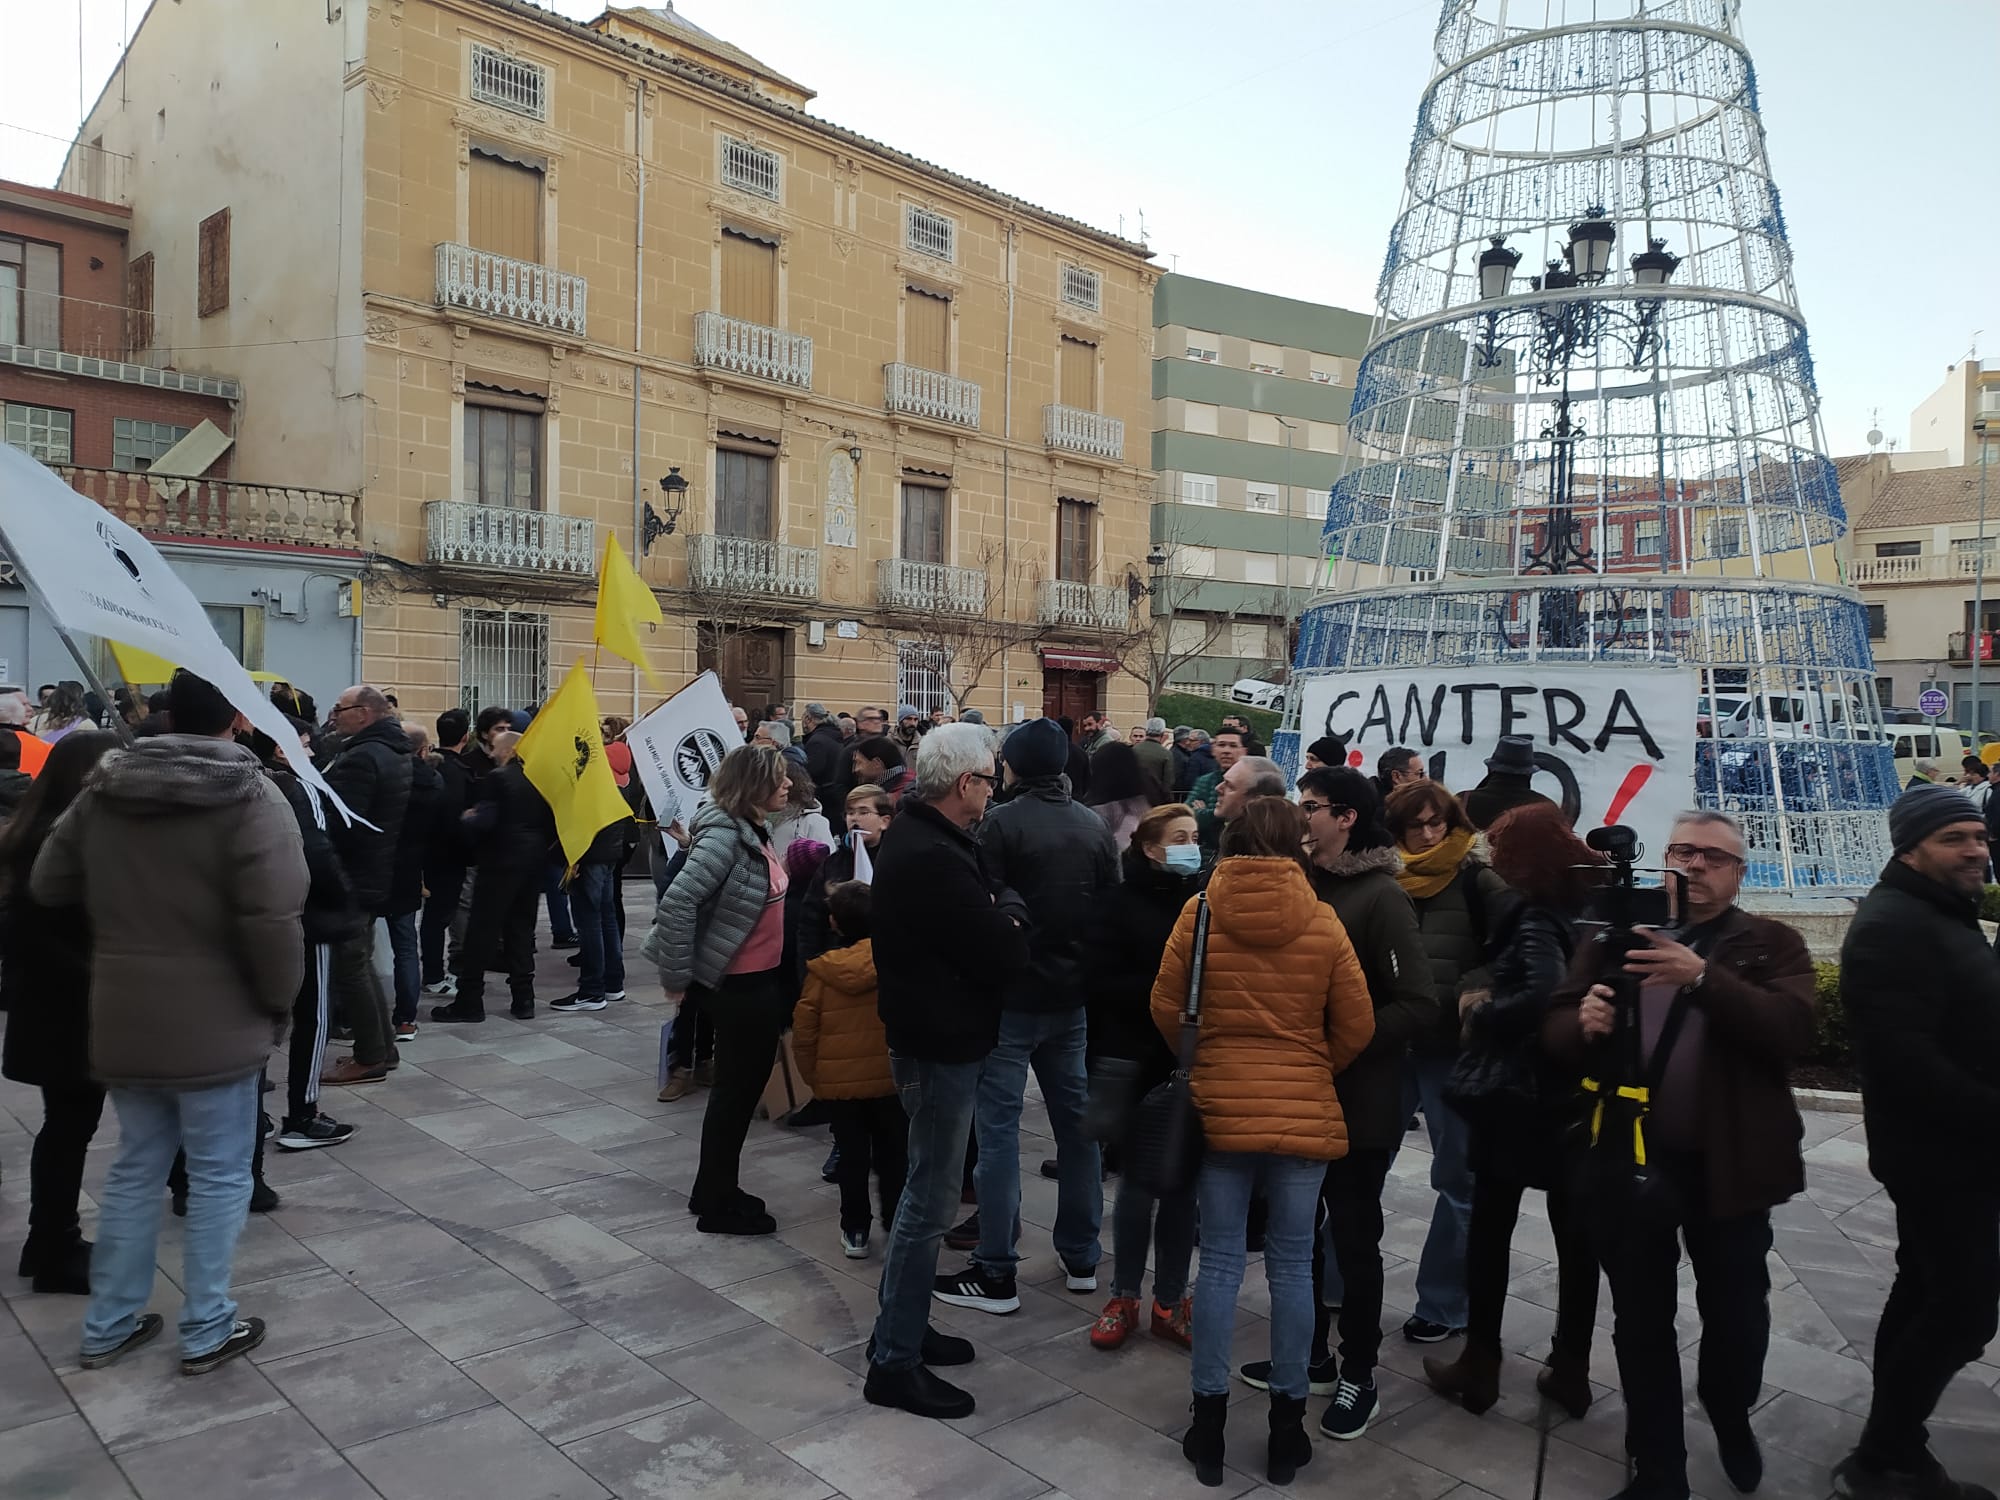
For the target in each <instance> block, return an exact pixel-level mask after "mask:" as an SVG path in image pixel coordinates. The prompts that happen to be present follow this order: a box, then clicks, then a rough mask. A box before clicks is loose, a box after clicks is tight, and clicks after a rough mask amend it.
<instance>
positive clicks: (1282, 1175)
mask: <svg viewBox="0 0 2000 1500" xmlns="http://www.w3.org/2000/svg"><path fill="white" fill-rule="evenodd" d="M1325 1177H1326V1163H1325V1162H1323V1161H1308V1160H1307V1159H1305V1158H1304V1157H1298V1156H1273V1155H1271V1154H1269V1153H1266V1152H1245V1151H1211V1152H1209V1153H1208V1156H1207V1158H1206V1159H1205V1160H1204V1161H1203V1162H1202V1164H1201V1178H1200V1180H1199V1181H1198V1182H1197V1183H1196V1184H1195V1198H1196V1201H1197V1202H1198V1203H1199V1204H1200V1206H1201V1278H1200V1279H1199V1280H1198V1281H1196V1282H1195V1284H1194V1393H1195V1394H1196V1395H1197V1396H1219V1395H1222V1394H1224V1393H1225V1392H1227V1391H1228V1390H1229V1375H1230V1354H1229V1345H1230V1341H1231V1339H1232V1338H1233V1337H1234V1335H1235V1333H1236V1294H1237V1293H1238V1292H1239V1291H1241V1290H1242V1288H1243V1261H1244V1253H1243V1241H1244V1233H1245V1230H1246V1228H1247V1226H1248V1224H1249V1219H1250V1195H1251V1193H1252V1192H1254V1191H1255V1190H1256V1188H1257V1186H1258V1184H1259V1182H1260V1180H1261V1182H1262V1184H1263V1189H1264V1197H1265V1200H1266V1202H1267V1203H1268V1204H1269V1205H1270V1218H1269V1220H1268V1222H1267V1223H1266V1225H1265V1229H1264V1280H1265V1282H1266V1283H1267V1284H1268V1285H1269V1286H1270V1288H1271V1389H1272V1391H1273V1392H1274V1393H1276V1394H1277V1395H1280V1396H1296V1397H1298V1398H1299V1399H1300V1400H1304V1399H1305V1396H1306V1351H1307V1348H1308V1346H1309V1345H1310V1344H1311V1343H1312V1335H1313V1306H1312V1298H1313V1293H1312V1238H1313V1222H1314V1220H1315V1219H1316V1218H1317V1217H1318V1215H1319V1188H1320V1183H1321V1182H1322V1181H1323V1180H1324V1179H1325Z"/></svg>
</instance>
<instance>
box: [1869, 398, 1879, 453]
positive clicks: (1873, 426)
mask: <svg viewBox="0 0 2000 1500" xmlns="http://www.w3.org/2000/svg"><path fill="white" fill-rule="evenodd" d="M1881 446H1882V408H1881V407H1879V406H1878V407H1876V408H1875V409H1874V410H1873V411H1871V412H1869V413H1868V451H1869V452H1870V453H1873V452H1874V451H1875V450H1876V449H1877V448H1879V447H1881Z"/></svg>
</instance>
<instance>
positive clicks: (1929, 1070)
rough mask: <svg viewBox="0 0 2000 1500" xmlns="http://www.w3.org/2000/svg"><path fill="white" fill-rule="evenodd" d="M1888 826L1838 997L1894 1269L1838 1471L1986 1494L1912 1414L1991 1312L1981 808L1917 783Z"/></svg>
mask: <svg viewBox="0 0 2000 1500" xmlns="http://www.w3.org/2000/svg"><path fill="white" fill-rule="evenodd" d="M1889 837H1890V842H1891V844H1892V845H1893V846H1894V849H1895V858H1894V859H1892V860H1891V861H1890V862H1889V863H1888V865H1887V866H1886V867H1885V868H1884V869H1883V871H1882V881H1881V884H1879V885H1877V886H1876V887H1875V889H1874V890H1872V891H1870V892H1869V893H1868V895H1867V896H1866V897H1865V898H1864V899H1863V900H1862V902H1861V906H1860V909H1859V910H1857V911H1856V912H1855V914H1854V920H1853V922H1852V923H1851V924H1850V925H1849V927H1848V929H1847V938H1846V941H1845V942H1843V943H1842V944H1841V947H1840V996H1841V1000H1842V1002H1843V1003H1844V1004H1845V1006H1846V1009H1847V1018H1848V1022H1849V1024H1850V1025H1851V1026H1852V1027H1853V1033H1854V1050H1855V1052H1856V1054H1857V1055H1858V1056H1859V1058H1860V1062H1861V1103H1862V1110H1863V1117H1864V1119H1865V1121H1866V1123H1867V1127H1868V1169H1869V1170H1870V1171H1871V1172H1873V1173H1874V1174H1875V1176H1876V1178H1877V1179H1878V1180H1879V1181H1880V1182H1881V1183H1882V1185H1883V1187H1884V1188H1886V1189H1887V1190H1888V1193H1889V1201H1890V1202H1891V1203H1893V1204H1894V1205H1895V1207H1896V1240H1897V1246H1896V1284H1895V1286H1894V1288H1893V1289H1892V1290H1891V1291H1890V1293H1889V1301H1888V1305H1887V1306H1885V1307H1884V1308H1883V1309H1882V1323H1881V1327H1880V1328H1879V1329H1878V1330H1877V1331H1876V1334H1875V1371H1874V1374H1875V1398H1874V1401H1873V1403H1872V1404H1871V1405H1870V1407H1869V1411H1868V1425H1867V1426H1866V1427H1865V1428H1863V1429H1862V1433H1861V1443H1860V1446H1859V1447H1857V1448H1856V1449H1855V1450H1854V1452H1853V1453H1851V1454H1849V1455H1848V1456H1847V1458H1845V1459H1843V1460H1842V1461H1841V1463H1840V1465H1839V1467H1837V1468H1836V1469H1835V1470H1834V1488H1835V1490H1836V1492H1837V1493H1838V1494H1840V1495H1841V1496H1843V1497H1846V1500H1929V1497H1933V1496H1935V1497H1940V1500H1942V1497H1946V1496H1952V1497H1958V1496H1971V1495H1974V1494H1983V1493H1990V1492H1986V1491H1981V1490H1979V1489H1978V1488H1977V1487H1976V1486H1973V1485H1959V1484H1954V1483H1953V1482H1952V1481H1951V1480H1950V1479H1948V1478H1947V1477H1946V1475H1945V1472H1944V1470H1943V1468H1942V1467H1941V1466H1940V1465H1939V1464H1938V1461H1937V1460H1936V1459H1935V1458H1933V1457H1932V1456H1931V1452H1930V1449H1929V1447H1928V1445H1927V1437H1926V1433H1925V1431H1924V1423H1925V1421H1926V1420H1927V1419H1928V1418H1929V1416H1930V1414H1931V1410H1932V1408H1933V1407H1935V1406H1936V1405H1937V1402H1938V1398H1939V1397H1940V1396H1942V1395H1943V1394H1944V1390H1945V1387H1946V1386H1947V1385H1948V1384H1949V1383H1950V1381H1951V1378H1952V1377H1953V1376H1954V1375H1956V1374H1957V1373H1958V1372H1959V1371H1960V1370H1961V1369H1963V1368H1964V1367H1965V1366H1966V1365H1968V1364H1970V1363H1971V1362H1972V1361H1973V1360H1975V1359H1977V1358H1979V1356H1980V1353H1981V1352H1982V1351H1983V1350H1984V1349H1985V1347H1986V1345H1987V1343H1988V1342H1990V1341H1991V1340H1992V1338H1993V1335H1994V1332H1995V1329H1996V1326H2000V1176H1996V1175H1995V1172H1994V1167H1993V1149H1992V1148H1993V1142H1994V1139H1995V1121H2000V960H1996V958H1995V957H1994V954H1993V950H1992V949H1990V948H1989V947H1987V945H1986V939H1985V938H1984V936H1983V935H1982V934H1981V932H1980V929H1979V896H1980V891H1981V890H1982V889H1983V887H1984V884H1985V880H1986V854H1987V851H1986V824H1985V821H1984V819H1983V818H1982V817H1981V815H1980V811H1979V809H1978V808H1977V807H1975V806H1973V804H1972V803H1971V802H1970V801H1969V800H1968V799H1967V798H1966V796H1965V795H1964V793H1962V792H1960V791H1958V790H1956V789H1955V788H1952V787H1941V786H1925V787H1913V788H1912V789H1911V790H1909V791H1907V792H1905V793H1903V795H1902V796H1900V797H1898V798H1897V799H1896V805H1895V806H1894V807H1893V808H1891V809H1890V810H1889ZM1919 953H1921V954H1922V955H1923V966H1924V968H1923V974H1922V975H1921V977H1915V976H1913V975H1912V974H1911V971H1910V959H1911V956H1912V955H1913V954H1919Z"/></svg>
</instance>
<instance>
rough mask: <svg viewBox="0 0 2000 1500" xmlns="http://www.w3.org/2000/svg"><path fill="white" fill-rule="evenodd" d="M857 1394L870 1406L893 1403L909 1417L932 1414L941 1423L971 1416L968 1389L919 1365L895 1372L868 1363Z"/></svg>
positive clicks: (970, 1396) (890, 1404) (892, 1404)
mask: <svg viewBox="0 0 2000 1500" xmlns="http://www.w3.org/2000/svg"><path fill="white" fill-rule="evenodd" d="M861 1394H862V1396H863V1397H864V1398H865V1399H866V1400H867V1401H868V1404H869V1405H871V1406H893V1407H895V1408H896V1409H897V1410H898V1411H906V1412H908V1413H909V1414H910V1415H911V1416H913V1417H935V1418H937V1419H938V1420H939V1421H944V1422H950V1421H955V1420H957V1419H958V1418H960V1417H969V1416H971V1415H972V1408H973V1405H974V1403H973V1399H972V1393H971V1392H970V1391H962V1390H960V1389H959V1388H958V1387H957V1386H955V1385H953V1384H952V1383H951V1382H950V1381H949V1380H945V1379H942V1378H941V1377H939V1376H936V1375H933V1374H932V1373H931V1372H930V1371H929V1370H927V1369H925V1368H924V1367H923V1366H922V1365H912V1366H911V1367H910V1368H909V1369H907V1370H895V1371H890V1370H884V1369H882V1368H881V1367H880V1366H879V1365H870V1366H869V1367H868V1379H867V1380H866V1381H865V1382H863V1384H862V1387H861Z"/></svg>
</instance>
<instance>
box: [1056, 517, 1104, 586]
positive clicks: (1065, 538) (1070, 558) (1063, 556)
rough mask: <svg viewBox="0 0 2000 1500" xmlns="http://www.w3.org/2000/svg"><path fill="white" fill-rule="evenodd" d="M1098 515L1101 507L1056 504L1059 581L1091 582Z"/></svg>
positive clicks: (1057, 572) (1057, 571)
mask: <svg viewBox="0 0 2000 1500" xmlns="http://www.w3.org/2000/svg"><path fill="white" fill-rule="evenodd" d="M1096 512H1097V507H1096V506H1094V505H1092V504H1091V503H1090V502H1089V501H1088V500H1058V501H1057V502H1056V577H1058V578H1060V579H1063V580H1065V581H1067V582H1070V583H1089V582H1090V575H1091V572H1092V567H1091V563H1092V557H1091V545H1090V543H1091V532H1092V530H1093V529H1094V523H1095V521H1096V520H1097V514H1096Z"/></svg>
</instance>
